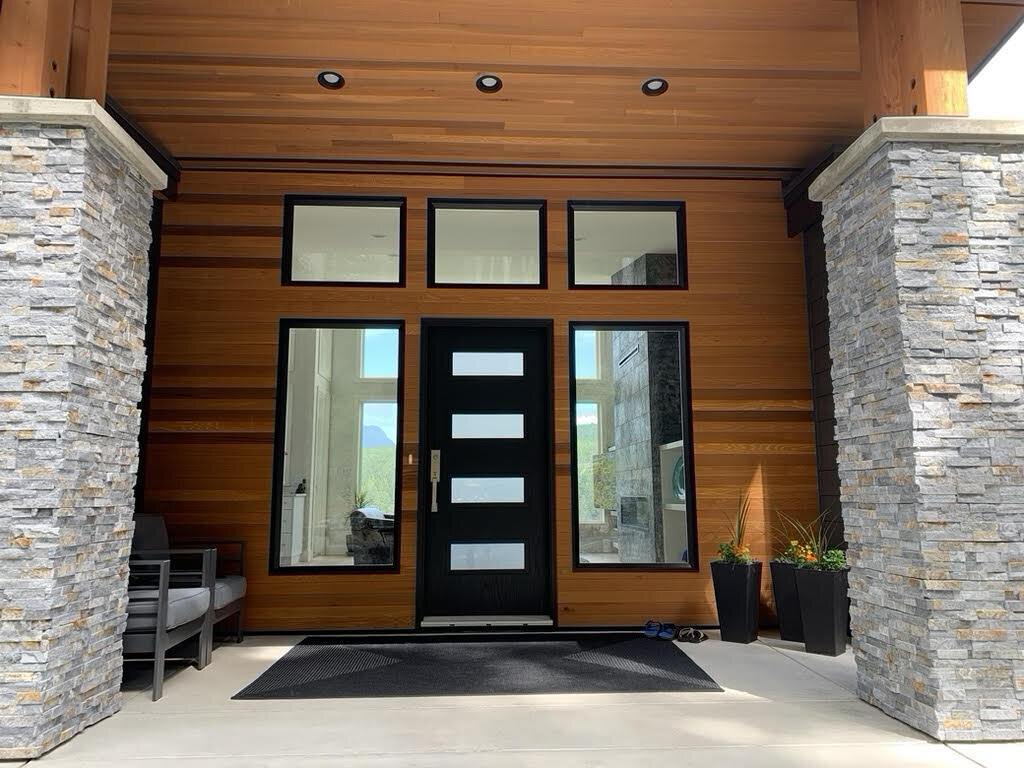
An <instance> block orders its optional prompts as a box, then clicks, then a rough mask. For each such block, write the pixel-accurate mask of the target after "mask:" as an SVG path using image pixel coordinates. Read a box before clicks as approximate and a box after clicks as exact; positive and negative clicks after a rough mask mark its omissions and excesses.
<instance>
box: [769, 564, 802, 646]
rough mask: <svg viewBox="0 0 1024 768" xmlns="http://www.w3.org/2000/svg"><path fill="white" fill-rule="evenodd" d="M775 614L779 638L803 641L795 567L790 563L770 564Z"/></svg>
mask: <svg viewBox="0 0 1024 768" xmlns="http://www.w3.org/2000/svg"><path fill="white" fill-rule="evenodd" d="M770 566H771V569H772V593H773V594H774V595H775V613H776V614H778V617H779V637H781V638H782V639H783V640H794V641H796V642H798V643H802V642H803V641H804V622H803V619H802V618H801V617H800V598H799V597H798V596H797V592H796V570H797V569H796V566H795V565H793V564H792V563H777V562H775V561H774V560H773V561H772V562H771V563H770Z"/></svg>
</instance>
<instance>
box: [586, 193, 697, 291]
mask: <svg viewBox="0 0 1024 768" xmlns="http://www.w3.org/2000/svg"><path fill="white" fill-rule="evenodd" d="M685 212H686V207H685V205H684V204H683V203H682V202H642V201H635V200H627V201H613V200H570V201H569V203H568V222H567V223H568V235H569V237H568V241H569V242H568V253H569V285H570V287H572V288H685V287H686V227H685V218H686V217H685Z"/></svg>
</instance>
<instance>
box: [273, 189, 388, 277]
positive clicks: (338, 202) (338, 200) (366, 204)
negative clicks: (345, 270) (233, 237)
mask: <svg viewBox="0 0 1024 768" xmlns="http://www.w3.org/2000/svg"><path fill="white" fill-rule="evenodd" d="M297 205H299V206H313V205H319V206H337V207H353V208H358V207H363V208H397V209H398V281H397V282H383V281H375V280H306V279H296V278H293V277H292V263H293V252H292V249H293V240H294V234H295V206H297ZM282 207H283V221H282V225H281V285H306V286H310V285H319V286H328V287H329V286H348V287H353V288H405V279H406V278H405V272H406V261H407V258H406V211H407V208H408V201H407V199H406V198H405V197H399V196H394V195H388V196H381V195H308V194H292V193H288V194H285V195H284V197H283V200H282Z"/></svg>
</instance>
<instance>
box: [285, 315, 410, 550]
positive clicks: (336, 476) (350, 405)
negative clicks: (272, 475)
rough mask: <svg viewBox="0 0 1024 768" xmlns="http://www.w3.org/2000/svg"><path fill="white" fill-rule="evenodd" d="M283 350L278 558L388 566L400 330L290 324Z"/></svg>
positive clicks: (392, 518)
mask: <svg viewBox="0 0 1024 768" xmlns="http://www.w3.org/2000/svg"><path fill="white" fill-rule="evenodd" d="M288 352H289V355H288V356H289V364H288V381H287V403H286V414H285V435H284V457H283V475H282V477H283V486H282V487H281V488H280V489H279V492H280V493H281V521H280V531H281V537H280V544H279V545H280V549H279V562H280V564H281V565H282V566H344V565H378V566H382V565H391V564H392V563H393V557H394V530H395V528H394V521H395V490H396V489H395V470H396V460H397V448H396V444H397V442H398V398H397V385H398V381H397V376H398V329H397V328H365V329H364V328H293V329H291V330H290V333H289V348H288ZM360 358H361V359H362V364H361V365H359V366H353V365H352V361H353V360H358V359H360Z"/></svg>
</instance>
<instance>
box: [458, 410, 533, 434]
mask: <svg viewBox="0 0 1024 768" xmlns="http://www.w3.org/2000/svg"><path fill="white" fill-rule="evenodd" d="M523 429H524V426H523V414H521V413H453V414H452V438H453V439H455V440H486V439H496V440H503V439H505V440H507V439H512V440H514V439H519V438H522V437H523Z"/></svg>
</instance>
